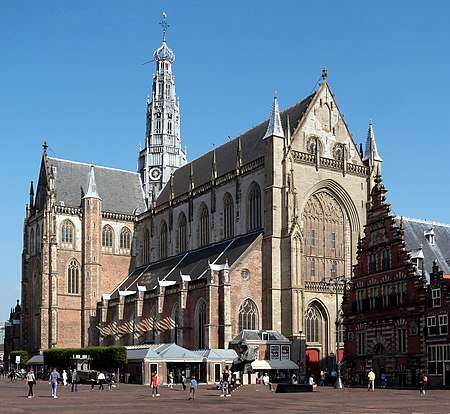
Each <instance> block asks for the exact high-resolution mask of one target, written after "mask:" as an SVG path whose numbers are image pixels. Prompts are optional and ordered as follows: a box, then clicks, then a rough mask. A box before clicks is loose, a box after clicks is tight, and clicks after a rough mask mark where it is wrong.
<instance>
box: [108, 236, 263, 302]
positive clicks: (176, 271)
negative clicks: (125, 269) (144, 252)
mask: <svg viewBox="0 0 450 414" xmlns="http://www.w3.org/2000/svg"><path fill="white" fill-rule="evenodd" d="M260 234H261V233H259V232H256V233H251V234H247V235H245V236H241V237H237V238H235V239H232V240H226V241H223V242H220V243H216V244H213V245H210V246H207V247H204V248H200V249H197V250H193V251H190V252H186V253H183V254H179V255H178V256H173V257H170V258H167V259H163V260H160V261H158V262H155V263H152V264H150V265H148V266H141V267H140V268H137V269H135V270H134V271H133V273H131V274H130V276H129V277H127V278H126V279H125V280H124V281H123V282H122V283H121V284H120V285H119V286H118V288H117V289H116V290H115V292H114V293H113V295H112V297H116V296H117V295H118V291H127V290H128V291H135V290H137V286H138V285H139V286H145V287H146V288H147V290H152V289H154V288H156V287H157V286H158V281H166V282H176V283H178V282H180V281H181V276H180V274H182V275H189V276H190V278H191V280H196V279H200V278H201V277H203V276H204V275H205V274H206V272H207V270H208V266H209V263H213V264H214V263H216V262H217V263H216V264H218V265H223V264H225V262H228V265H229V266H232V265H233V264H234V263H235V262H236V261H237V260H238V259H239V258H240V257H241V256H242V254H243V253H244V252H245V251H246V250H247V249H248V247H249V246H250V245H251V244H252V243H253V242H254V241H255V240H256V239H257V237H258V236H259V235H260Z"/></svg>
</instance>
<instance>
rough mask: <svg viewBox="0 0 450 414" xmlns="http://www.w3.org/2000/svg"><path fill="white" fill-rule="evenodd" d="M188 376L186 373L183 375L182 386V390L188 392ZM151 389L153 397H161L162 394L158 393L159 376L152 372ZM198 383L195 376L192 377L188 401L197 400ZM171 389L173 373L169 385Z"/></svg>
mask: <svg viewBox="0 0 450 414" xmlns="http://www.w3.org/2000/svg"><path fill="white" fill-rule="evenodd" d="M186 382H187V380H186V375H185V373H184V371H183V372H182V373H181V386H182V390H183V391H185V390H186V388H187V387H186ZM150 385H151V389H152V397H153V398H154V397H159V396H160V395H161V394H160V393H159V392H158V374H157V373H156V372H152V378H151V381H150ZM197 385H198V382H197V380H196V378H195V375H192V376H191V378H190V380H189V398H188V400H195V392H196V390H197ZM167 386H168V387H169V388H173V373H172V372H170V373H169V383H168V385H167Z"/></svg>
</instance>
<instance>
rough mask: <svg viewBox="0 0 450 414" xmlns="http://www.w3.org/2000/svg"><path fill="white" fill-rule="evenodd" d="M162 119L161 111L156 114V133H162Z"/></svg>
mask: <svg viewBox="0 0 450 414" xmlns="http://www.w3.org/2000/svg"><path fill="white" fill-rule="evenodd" d="M161 121H162V120H161V113H160V112H158V113H157V114H156V125H155V133H156V134H160V133H161V124H162V122H161Z"/></svg>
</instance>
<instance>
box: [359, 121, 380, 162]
mask: <svg viewBox="0 0 450 414" xmlns="http://www.w3.org/2000/svg"><path fill="white" fill-rule="evenodd" d="M363 161H371V163H373V161H383V160H382V158H381V157H380V155H379V154H378V149H377V143H376V140H375V133H374V132H373V126H372V118H370V122H369V130H368V131H367V140H366V151H365V153H364V158H363Z"/></svg>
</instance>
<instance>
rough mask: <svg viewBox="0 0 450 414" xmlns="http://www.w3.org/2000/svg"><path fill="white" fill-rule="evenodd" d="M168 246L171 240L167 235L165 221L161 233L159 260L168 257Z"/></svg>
mask: <svg viewBox="0 0 450 414" xmlns="http://www.w3.org/2000/svg"><path fill="white" fill-rule="evenodd" d="M168 244H169V239H168V234H167V224H166V222H165V221H164V220H163V221H162V222H161V229H160V232H159V258H160V259H164V258H165V257H167V253H168Z"/></svg>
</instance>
